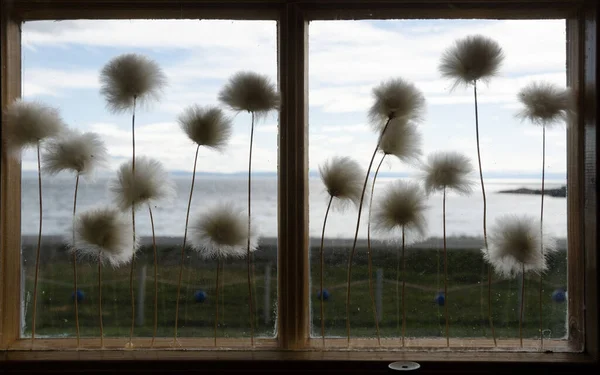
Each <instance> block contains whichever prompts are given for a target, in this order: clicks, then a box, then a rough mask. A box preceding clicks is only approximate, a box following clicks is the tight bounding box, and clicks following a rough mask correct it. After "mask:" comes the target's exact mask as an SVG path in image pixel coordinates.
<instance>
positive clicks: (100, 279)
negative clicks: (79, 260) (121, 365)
mask: <svg viewBox="0 0 600 375" xmlns="http://www.w3.org/2000/svg"><path fill="white" fill-rule="evenodd" d="M98 318H100V347H101V348H104V325H103V324H102V254H100V256H99V257H98Z"/></svg>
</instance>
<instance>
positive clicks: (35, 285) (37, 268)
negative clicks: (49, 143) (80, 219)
mask: <svg viewBox="0 0 600 375" xmlns="http://www.w3.org/2000/svg"><path fill="white" fill-rule="evenodd" d="M37 162H38V194H39V197H40V229H39V232H38V240H37V250H36V255H35V277H34V279H33V316H32V322H31V349H33V341H34V340H35V318H36V314H37V290H38V276H39V272H40V249H41V247H42V158H41V156H40V141H38V143H37Z"/></svg>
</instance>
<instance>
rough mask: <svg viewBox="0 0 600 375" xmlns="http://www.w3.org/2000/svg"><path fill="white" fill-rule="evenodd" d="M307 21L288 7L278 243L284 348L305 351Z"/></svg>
mask: <svg viewBox="0 0 600 375" xmlns="http://www.w3.org/2000/svg"><path fill="white" fill-rule="evenodd" d="M307 26H308V24H307V22H306V21H305V20H304V19H303V18H302V14H301V13H300V9H299V8H298V7H297V6H296V5H286V6H285V7H284V9H283V13H282V17H281V19H280V21H279V24H278V60H279V61H278V66H279V85H280V90H281V94H282V105H281V112H280V115H279V118H280V124H279V179H278V193H279V195H278V196H279V209H278V220H279V237H278V240H279V243H278V254H277V262H278V267H279V271H278V286H279V292H278V301H279V303H278V315H277V316H278V319H277V322H278V326H277V332H278V335H279V340H280V344H281V348H283V349H299V348H302V347H303V346H304V344H305V342H306V340H307V338H308V332H309V326H308V325H309V323H308V322H309V320H308V318H309V310H308V306H309V303H308V302H309V272H308V271H309V262H308V248H309V246H308V241H309V240H308V155H307V153H308V127H307V79H308V74H307V53H308V49H307V39H308V34H307V32H308V31H307V29H308V27H307Z"/></svg>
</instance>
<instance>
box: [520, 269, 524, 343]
mask: <svg viewBox="0 0 600 375" xmlns="http://www.w3.org/2000/svg"><path fill="white" fill-rule="evenodd" d="M523 306H525V263H521V308H520V310H521V311H520V313H519V341H520V342H521V348H522V347H523Z"/></svg>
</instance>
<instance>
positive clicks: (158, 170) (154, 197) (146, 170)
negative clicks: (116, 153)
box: [110, 156, 175, 347]
mask: <svg viewBox="0 0 600 375" xmlns="http://www.w3.org/2000/svg"><path fill="white" fill-rule="evenodd" d="M110 190H111V193H112V195H113V199H114V202H115V204H116V205H117V207H119V208H120V209H121V210H123V211H125V210H127V209H130V210H131V215H132V223H134V224H133V236H135V216H134V215H135V211H136V210H137V209H138V208H140V207H141V206H142V205H146V206H147V207H148V215H149V217H150V226H151V229H152V247H153V250H154V288H155V303H154V335H153V336H152V342H151V346H153V345H154V339H155V337H156V331H157V325H158V317H157V314H158V312H157V311H158V254H157V249H156V236H155V234H154V216H153V214H152V205H154V204H156V203H157V202H158V201H160V200H167V199H170V198H172V197H173V196H174V194H175V189H174V186H173V183H172V182H171V180H170V178H169V174H168V173H167V171H166V170H165V168H164V167H163V165H162V163H161V162H159V161H158V160H155V159H152V158H148V157H145V156H139V157H136V159H135V172H134V169H133V160H130V161H128V162H125V163H123V164H121V166H120V167H119V169H118V171H117V177H116V178H115V179H114V180H113V181H111V184H110ZM134 260H135V259H134ZM132 275H133V267H132V270H131V272H130V277H133V276H132ZM130 292H131V290H130ZM132 301H133V297H132ZM132 336H133V332H131V334H130V341H129V343H128V345H129V347H131V345H132V342H131V338H132Z"/></svg>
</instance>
